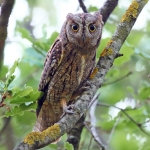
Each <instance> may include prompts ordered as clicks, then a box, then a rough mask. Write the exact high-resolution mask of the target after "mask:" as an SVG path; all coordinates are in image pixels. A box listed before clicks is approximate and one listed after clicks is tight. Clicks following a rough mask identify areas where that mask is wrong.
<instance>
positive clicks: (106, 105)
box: [97, 103, 150, 137]
mask: <svg viewBox="0 0 150 150" xmlns="http://www.w3.org/2000/svg"><path fill="white" fill-rule="evenodd" d="M97 105H100V106H105V107H114V108H117V109H119V110H120V111H121V112H122V113H123V114H124V115H125V116H126V117H127V118H128V119H129V120H131V121H132V122H133V123H134V124H135V125H136V126H137V127H138V128H139V129H140V130H141V131H142V132H143V133H145V134H146V135H147V136H149V137H150V134H148V133H147V132H146V131H145V130H144V129H143V128H142V124H140V123H137V122H136V121H135V120H134V119H133V118H132V117H130V116H129V115H128V113H127V112H126V110H124V109H122V108H119V107H117V106H114V105H109V104H105V103H98V104H97Z"/></svg>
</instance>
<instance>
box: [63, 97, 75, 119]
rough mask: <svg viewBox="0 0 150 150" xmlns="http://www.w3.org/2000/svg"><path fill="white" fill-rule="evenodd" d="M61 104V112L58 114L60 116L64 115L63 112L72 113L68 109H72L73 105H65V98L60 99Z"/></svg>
mask: <svg viewBox="0 0 150 150" xmlns="http://www.w3.org/2000/svg"><path fill="white" fill-rule="evenodd" d="M61 106H62V107H63V114H62V115H61V116H60V118H62V117H64V115H65V114H73V113H74V112H73V111H72V110H70V109H73V105H69V106H67V104H66V100H65V99H62V100H61Z"/></svg>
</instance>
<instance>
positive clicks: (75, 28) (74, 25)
mask: <svg viewBox="0 0 150 150" xmlns="http://www.w3.org/2000/svg"><path fill="white" fill-rule="evenodd" d="M72 30H73V31H74V32H77V31H78V30H79V25H78V24H73V25H72Z"/></svg>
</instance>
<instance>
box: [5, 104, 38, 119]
mask: <svg viewBox="0 0 150 150" xmlns="http://www.w3.org/2000/svg"><path fill="white" fill-rule="evenodd" d="M36 107H37V105H36V103H35V102H34V103H31V104H29V105H26V104H21V105H18V106H15V107H14V108H13V109H12V110H10V111H7V112H6V113H5V116H6V117H9V116H14V115H16V114H18V115H20V116H22V115H23V114H24V111H29V110H33V109H34V110H35V109H36Z"/></svg>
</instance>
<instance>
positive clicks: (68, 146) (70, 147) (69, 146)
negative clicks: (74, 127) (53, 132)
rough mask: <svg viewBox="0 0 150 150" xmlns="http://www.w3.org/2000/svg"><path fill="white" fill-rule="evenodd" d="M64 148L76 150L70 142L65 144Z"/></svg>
mask: <svg viewBox="0 0 150 150" xmlns="http://www.w3.org/2000/svg"><path fill="white" fill-rule="evenodd" d="M64 147H65V149H66V150H74V148H73V145H72V144H70V143H68V142H66V143H65V145H64Z"/></svg>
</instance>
